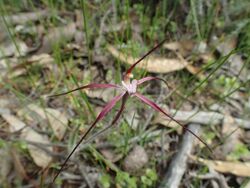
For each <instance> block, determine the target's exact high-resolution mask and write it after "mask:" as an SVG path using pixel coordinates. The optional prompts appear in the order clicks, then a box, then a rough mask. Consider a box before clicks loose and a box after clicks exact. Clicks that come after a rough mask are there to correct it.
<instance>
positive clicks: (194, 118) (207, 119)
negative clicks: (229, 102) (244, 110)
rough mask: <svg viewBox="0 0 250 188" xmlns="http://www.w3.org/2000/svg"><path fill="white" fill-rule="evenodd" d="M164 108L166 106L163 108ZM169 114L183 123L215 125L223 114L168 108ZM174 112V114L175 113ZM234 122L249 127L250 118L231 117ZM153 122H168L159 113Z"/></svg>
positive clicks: (220, 120)
mask: <svg viewBox="0 0 250 188" xmlns="http://www.w3.org/2000/svg"><path fill="white" fill-rule="evenodd" d="M163 109H166V110H167V108H163ZM169 112H170V114H172V115H174V118H175V119H177V120H179V121H182V122H185V123H197V124H201V125H217V124H220V123H221V122H222V121H223V120H224V118H225V115H224V114H221V113H218V112H205V111H197V110H193V111H180V110H178V111H177V113H176V110H175V109H171V110H169ZM175 113H176V114H175ZM233 119H234V121H235V123H236V124H237V125H239V126H240V127H242V128H244V129H250V120H249V121H248V120H243V119H240V118H233ZM154 123H161V124H163V125H165V124H168V123H169V120H168V119H167V118H166V117H165V116H162V115H161V114H160V113H159V114H158V115H157V116H156V118H155V120H154Z"/></svg>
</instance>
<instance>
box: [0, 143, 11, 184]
mask: <svg viewBox="0 0 250 188" xmlns="http://www.w3.org/2000/svg"><path fill="white" fill-rule="evenodd" d="M0 158H1V160H0V166H1V169H0V182H1V183H3V182H4V181H6V180H7V177H8V174H9V172H10V170H11V166H12V162H11V160H12V159H11V155H10V152H9V149H8V148H7V147H6V146H4V147H1V148H0Z"/></svg>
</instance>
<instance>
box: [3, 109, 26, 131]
mask: <svg viewBox="0 0 250 188" xmlns="http://www.w3.org/2000/svg"><path fill="white" fill-rule="evenodd" d="M1 116H2V117H3V119H4V120H5V121H6V122H7V123H8V124H9V126H10V132H17V131H20V130H22V129H23V128H24V127H25V126H26V124H25V123H24V122H22V121H21V120H19V119H18V118H17V117H16V116H14V115H11V114H7V113H4V114H1Z"/></svg>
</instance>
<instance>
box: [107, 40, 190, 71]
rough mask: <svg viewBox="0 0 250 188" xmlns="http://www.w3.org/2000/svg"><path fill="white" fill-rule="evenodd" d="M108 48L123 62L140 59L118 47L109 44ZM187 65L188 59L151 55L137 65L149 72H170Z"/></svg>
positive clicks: (130, 62)
mask: <svg viewBox="0 0 250 188" xmlns="http://www.w3.org/2000/svg"><path fill="white" fill-rule="evenodd" d="M107 48H108V50H109V52H110V53H111V54H112V55H113V56H114V57H116V58H117V59H120V60H121V61H122V62H125V63H128V64H130V65H132V64H133V63H135V62H136V60H138V58H133V57H132V56H128V55H125V54H124V53H122V52H119V51H118V50H117V49H116V48H114V47H113V46H111V45H108V46H107ZM187 65H188V62H186V61H184V62H183V61H181V60H178V59H167V58H163V57H153V56H149V57H147V58H145V59H144V60H142V61H141V63H139V64H138V65H137V67H139V68H144V69H146V70H147V71H148V72H154V73H168V72H173V71H177V70H181V69H183V68H185V67H186V66H187Z"/></svg>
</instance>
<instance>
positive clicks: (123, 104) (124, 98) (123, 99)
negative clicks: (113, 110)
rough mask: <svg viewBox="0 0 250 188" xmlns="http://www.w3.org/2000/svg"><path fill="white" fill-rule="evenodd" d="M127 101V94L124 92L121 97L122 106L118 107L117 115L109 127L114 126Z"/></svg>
mask: <svg viewBox="0 0 250 188" xmlns="http://www.w3.org/2000/svg"><path fill="white" fill-rule="evenodd" d="M127 99H128V93H127V92H126V93H125V95H124V96H123V97H122V104H121V107H120V110H119V111H118V113H117V114H116V116H115V118H114V120H113V121H112V123H111V125H114V124H115V123H116V122H117V120H118V119H119V117H120V116H121V114H122V112H123V110H124V109H125V103H126V101H127Z"/></svg>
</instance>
